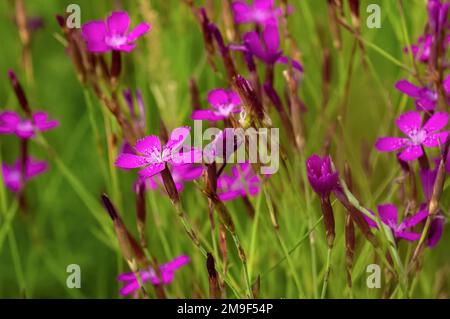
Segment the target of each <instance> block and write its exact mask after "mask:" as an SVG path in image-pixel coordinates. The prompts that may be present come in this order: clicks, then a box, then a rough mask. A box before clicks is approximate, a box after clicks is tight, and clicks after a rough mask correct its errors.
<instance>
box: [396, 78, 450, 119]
mask: <svg viewBox="0 0 450 319" xmlns="http://www.w3.org/2000/svg"><path fill="white" fill-rule="evenodd" d="M449 84H450V76H447V78H446V79H445V80H444V90H445V94H446V95H447V101H448V102H447V103H449V104H450V85H449ZM395 88H396V89H397V90H399V91H400V92H403V93H405V94H406V95H408V96H410V97H412V98H413V99H414V100H415V104H416V109H417V110H418V111H433V110H434V109H435V108H436V103H437V101H438V94H437V92H435V91H434V90H432V89H430V88H428V87H418V86H416V85H414V84H412V83H411V82H409V81H407V80H400V81H398V82H397V83H396V84H395Z"/></svg>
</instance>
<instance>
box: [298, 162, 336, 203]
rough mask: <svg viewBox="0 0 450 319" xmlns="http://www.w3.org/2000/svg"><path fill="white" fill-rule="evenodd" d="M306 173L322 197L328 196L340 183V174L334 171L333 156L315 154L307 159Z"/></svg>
mask: <svg viewBox="0 0 450 319" xmlns="http://www.w3.org/2000/svg"><path fill="white" fill-rule="evenodd" d="M306 173H307V175H308V180H309V183H310V184H311V187H312V188H313V190H314V191H315V192H316V193H317V194H319V195H320V196H321V197H324V196H328V195H329V194H330V192H331V191H332V190H334V189H335V188H336V187H337V186H338V184H339V174H338V173H337V172H334V171H333V168H332V166H331V157H330V156H324V157H323V158H321V157H320V156H318V155H316V154H313V155H312V156H311V157H310V158H308V160H307V161H306Z"/></svg>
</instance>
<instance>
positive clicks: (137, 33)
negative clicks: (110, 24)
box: [127, 22, 151, 42]
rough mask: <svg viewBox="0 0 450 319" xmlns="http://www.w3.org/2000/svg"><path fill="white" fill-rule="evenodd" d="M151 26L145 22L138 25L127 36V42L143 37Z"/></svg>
mask: <svg viewBox="0 0 450 319" xmlns="http://www.w3.org/2000/svg"><path fill="white" fill-rule="evenodd" d="M150 29H151V25H150V24H148V23H145V22H141V23H139V24H138V25H137V26H136V27H135V28H134V29H133V30H132V31H131V32H130V33H129V34H128V37H127V38H128V41H129V42H134V41H136V39H137V38H139V37H141V36H143V35H144V34H146V33H147V32H148V31H150Z"/></svg>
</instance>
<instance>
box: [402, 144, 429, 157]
mask: <svg viewBox="0 0 450 319" xmlns="http://www.w3.org/2000/svg"><path fill="white" fill-rule="evenodd" d="M422 154H423V150H422V146H420V145H410V146H408V147H407V148H406V149H405V150H404V151H403V152H401V153H400V155H399V156H398V157H399V158H400V159H401V160H404V161H413V160H415V159H417V158H419V157H421V156H422Z"/></svg>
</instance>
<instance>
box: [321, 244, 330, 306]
mask: <svg viewBox="0 0 450 319" xmlns="http://www.w3.org/2000/svg"><path fill="white" fill-rule="evenodd" d="M332 250H333V247H328V253H327V266H326V271H325V278H324V279H323V286H322V294H321V295H320V298H321V299H324V298H325V295H326V293H327V287H328V281H329V279H330V273H331V252H332Z"/></svg>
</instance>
